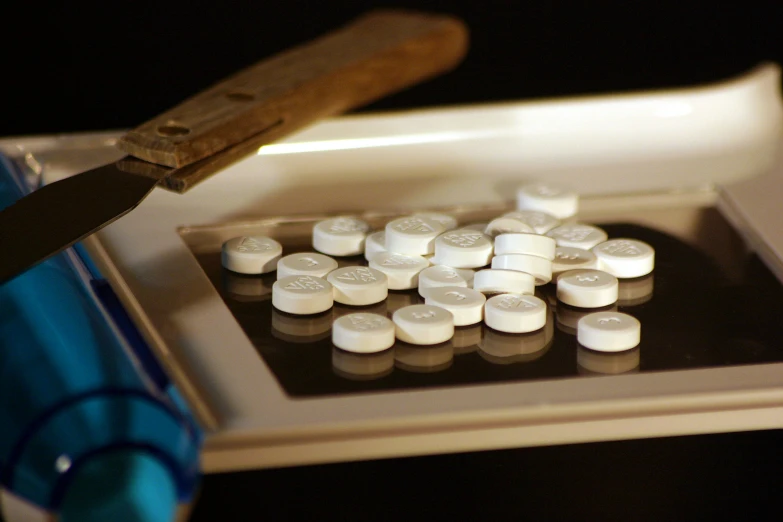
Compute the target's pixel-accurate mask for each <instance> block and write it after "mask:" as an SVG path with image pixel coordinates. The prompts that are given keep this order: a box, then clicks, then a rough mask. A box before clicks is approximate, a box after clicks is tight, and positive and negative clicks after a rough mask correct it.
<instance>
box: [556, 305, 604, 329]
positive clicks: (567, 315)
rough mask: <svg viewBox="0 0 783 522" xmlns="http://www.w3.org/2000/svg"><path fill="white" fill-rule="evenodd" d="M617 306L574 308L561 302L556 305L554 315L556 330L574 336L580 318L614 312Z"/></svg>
mask: <svg viewBox="0 0 783 522" xmlns="http://www.w3.org/2000/svg"><path fill="white" fill-rule="evenodd" d="M616 311H617V304H616V303H615V304H612V305H609V306H603V307H601V308H576V307H573V306H568V305H567V304H563V303H561V302H558V303H557V308H556V311H555V315H556V316H557V329H558V330H560V331H561V332H563V333H567V334H568V335H576V326H577V324H578V323H579V319H581V318H582V317H584V316H586V315H589V314H594V313H597V312H616Z"/></svg>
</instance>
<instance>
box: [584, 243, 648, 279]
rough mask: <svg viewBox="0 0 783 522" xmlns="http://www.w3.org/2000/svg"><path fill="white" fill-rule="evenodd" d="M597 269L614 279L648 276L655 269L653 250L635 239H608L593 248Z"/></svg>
mask: <svg viewBox="0 0 783 522" xmlns="http://www.w3.org/2000/svg"><path fill="white" fill-rule="evenodd" d="M593 254H595V257H596V258H597V260H598V268H599V269H601V270H603V271H605V272H609V273H610V274H612V275H613V276H615V277H620V278H632V277H641V276H644V275H647V274H649V273H650V272H652V271H653V268H654V267H655V250H653V247H651V246H650V245H648V244H647V243H645V242H643V241H637V240H635V239H610V240H609V241H605V242H603V243H601V244H600V245H596V246H595V247H594V248H593Z"/></svg>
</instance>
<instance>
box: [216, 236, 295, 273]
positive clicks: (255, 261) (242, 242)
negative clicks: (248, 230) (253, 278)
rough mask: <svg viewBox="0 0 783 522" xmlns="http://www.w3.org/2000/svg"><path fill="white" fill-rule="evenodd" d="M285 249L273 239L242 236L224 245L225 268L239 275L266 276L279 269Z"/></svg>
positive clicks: (222, 255) (222, 256) (222, 257)
mask: <svg viewBox="0 0 783 522" xmlns="http://www.w3.org/2000/svg"><path fill="white" fill-rule="evenodd" d="M282 254H283V247H282V245H280V243H278V242H277V241H275V240H274V239H272V238H269V237H264V236H241V237H235V238H232V239H229V240H228V241H226V242H225V243H223V250H222V253H221V260H222V262H223V267H225V268H226V269H228V270H231V271H232V272H237V273H239V274H266V273H267V272H272V271H273V270H275V269H276V268H277V260H278V259H280V256H281V255H282Z"/></svg>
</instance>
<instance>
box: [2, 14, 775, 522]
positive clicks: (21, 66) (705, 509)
mask: <svg viewBox="0 0 783 522" xmlns="http://www.w3.org/2000/svg"><path fill="white" fill-rule="evenodd" d="M6 4H7V3H6ZM378 6H385V7H390V6H398V7H414V8H419V9H426V10H433V11H441V12H448V13H452V14H455V15H458V16H460V17H462V18H463V19H464V20H465V21H466V22H467V23H468V25H469V26H470V28H471V31H472V47H471V51H470V53H469V55H468V57H467V58H466V60H465V62H464V63H463V64H462V65H461V66H460V68H459V69H457V70H456V71H454V72H453V73H450V74H449V75H446V76H444V77H442V78H439V79H436V80H433V81H431V82H428V83H426V84H423V85H421V86H417V87H415V88H413V89H410V90H408V91H406V92H403V93H400V94H398V95H395V96H393V97H390V98H388V99H386V100H383V101H380V102H378V103H376V104H375V105H373V106H371V107H369V109H375V110H377V109H396V108H405V107H421V106H433V105H451V104H461V103H475V102H482V101H490V100H511V99H534V98H545V97H554V96H567V95H578V94H589V93H602V92H621V91H630V90H638V89H653V88H665V87H672V86H686V85H695V84H699V83H703V82H710V81H716V80H721V79H724V78H728V77H731V76H732V75H735V74H739V73H742V72H744V71H747V70H748V69H750V68H751V67H753V66H754V65H756V64H758V63H760V62H762V61H765V60H771V61H775V62H778V63H783V2H780V1H766V2H731V3H729V2H718V1H712V2H696V1H686V0H682V1H680V2H633V1H624V2H620V1H612V2H579V3H577V2H562V1H546V0H539V1H537V2H534V1H527V2H522V1H498V0H493V1H487V0H485V1H480V0H473V1H468V0H458V1H444V2H433V1H418V2H410V1H408V2H384V3H381V2H369V1H355V2H329V1H320V2H318V1H315V0H311V1H302V0H289V1H285V2H275V3H273V2H270V1H259V0H245V1H236V0H223V1H212V2H196V1H191V2H183V1H178V0H176V1H163V0H159V1H156V2H142V1H136V2H116V1H115V2H104V3H102V4H98V3H91V2H87V3H85V2H78V1H77V2H58V3H56V4H55V3H54V2H23V3H17V2H14V5H13V7H9V6H8V5H4V6H3V8H2V24H3V28H2V35H0V45H2V50H3V52H2V55H0V56H1V58H2V65H3V71H4V74H3V79H2V85H3V87H2V90H0V93H1V94H2V102H3V113H2V117H0V136H13V135H16V136H18V135H25V134H39V133H59V132H74V131H88V130H105V129H119V128H128V127H132V126H134V125H136V124H138V123H141V122H142V121H144V120H146V119H148V118H150V117H152V116H154V115H155V114H156V113H158V112H160V111H162V110H164V109H166V108H168V107H170V106H172V105H173V104H175V103H177V102H178V101H179V100H181V99H182V98H183V97H185V96H188V95H190V94H193V93H195V92H197V91H198V90H200V89H202V88H204V87H207V86H208V85H210V84H212V83H214V82H216V81H218V80H220V79H221V78H222V77H224V76H226V75H228V74H230V73H232V72H234V71H235V70H237V69H238V68H240V67H244V66H246V65H250V64H251V63H253V62H255V61H258V60H259V59H261V58H264V57H265V56H268V55H270V54H273V53H275V52H277V51H280V50H283V49H285V48H287V47H289V46H291V45H294V44H297V43H300V42H302V41H304V40H307V39H309V38H312V37H314V36H317V35H319V34H320V33H322V32H324V31H326V30H329V29H330V28H333V27H335V26H336V25H339V24H341V23H343V22H345V21H347V20H349V19H350V18H352V17H354V16H356V15H358V14H360V13H362V12H364V11H366V10H368V9H370V8H372V7H378ZM782 448H783V434H782V433H781V432H780V431H768V432H758V433H743V434H723V435H711V436H699V437H678V438H670V439H657V440H646V441H645V440H643V441H626V442H607V443H596V444H584V445H574V446H561V447H549V448H534V449H522V450H509V451H496V452H487V453H476V454H466V455H452V456H436V457H426V458H417V459H398V460H393V461H382V462H367V463H353V464H350V463H349V464H340V465H329V466H314V467H303V468H294V469H286V470H267V471H256V472H245V473H234V474H225V475H217V476H210V477H207V478H206V479H205V483H204V489H203V492H202V495H201V498H200V500H199V502H198V504H197V506H196V510H195V513H194V519H195V520H199V521H202V520H203V521H207V520H259V519H261V518H262V517H263V518H267V519H272V520H280V519H289V518H290V519H300V520H302V519H316V518H318V519H321V518H324V519H334V518H338V519H343V520H387V519H388V520H404V519H413V520H420V519H427V520H447V519H448V520H519V519H522V518H525V519H528V520H588V521H591V520H651V521H652V520H655V521H661V520H731V521H739V520H782V519H783V506H782V505H781V504H782V503H783V502H781V497H780V493H779V492H780V486H781V484H783V451H781V449H782ZM283 499H284V500H283Z"/></svg>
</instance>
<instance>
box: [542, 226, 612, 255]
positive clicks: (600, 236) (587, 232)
mask: <svg viewBox="0 0 783 522" xmlns="http://www.w3.org/2000/svg"><path fill="white" fill-rule="evenodd" d="M546 235H547V236H549V237H551V238H553V239H554V240H555V241H556V242H557V246H560V247H572V248H581V249H584V250H590V249H591V248H593V247H594V246H595V245H597V244H598V243H603V242H604V241H606V238H607V237H609V236H607V235H606V232H604V231H603V230H601V229H600V228H598V227H595V226H593V225H584V224H582V223H568V224H565V225H560V226H559V227H555V228H553V229H552V230H550V231H549V232H547V233H546Z"/></svg>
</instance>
